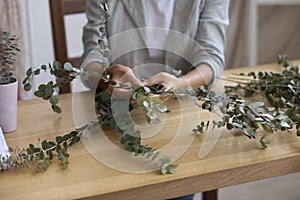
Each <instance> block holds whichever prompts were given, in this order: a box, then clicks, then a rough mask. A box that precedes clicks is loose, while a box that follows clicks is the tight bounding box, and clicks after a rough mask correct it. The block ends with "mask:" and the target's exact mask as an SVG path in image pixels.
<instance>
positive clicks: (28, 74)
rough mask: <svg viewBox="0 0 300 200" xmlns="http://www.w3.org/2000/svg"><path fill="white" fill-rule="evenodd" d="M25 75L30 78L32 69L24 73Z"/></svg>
mask: <svg viewBox="0 0 300 200" xmlns="http://www.w3.org/2000/svg"><path fill="white" fill-rule="evenodd" d="M26 75H27V76H31V75H32V68H29V69H28V70H27V71H26Z"/></svg>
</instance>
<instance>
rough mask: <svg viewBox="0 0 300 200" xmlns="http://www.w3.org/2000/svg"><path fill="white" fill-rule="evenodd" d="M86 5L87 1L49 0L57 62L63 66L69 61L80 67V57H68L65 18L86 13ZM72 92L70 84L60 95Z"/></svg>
mask: <svg viewBox="0 0 300 200" xmlns="http://www.w3.org/2000/svg"><path fill="white" fill-rule="evenodd" d="M85 4H86V0H49V5H50V14H51V24H52V34H53V42H54V54H55V60H57V61H59V62H60V63H62V64H63V63H65V62H66V61H68V62H70V63H72V64H73V65H74V66H76V67H79V66H80V57H75V58H69V57H68V53H67V42H66V33H65V23H64V16H65V15H70V14H77V13H84V12H85ZM70 91H71V87H70V84H65V85H63V86H62V87H61V88H60V93H68V92H70Z"/></svg>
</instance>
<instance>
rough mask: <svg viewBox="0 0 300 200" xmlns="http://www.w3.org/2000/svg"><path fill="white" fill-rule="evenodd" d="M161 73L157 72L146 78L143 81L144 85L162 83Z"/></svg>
mask: <svg viewBox="0 0 300 200" xmlns="http://www.w3.org/2000/svg"><path fill="white" fill-rule="evenodd" d="M163 80H164V79H163V74H162V73H158V74H156V75H154V76H152V77H150V78H148V79H147V80H145V81H143V84H144V85H146V86H147V85H148V86H149V85H154V84H160V85H161V84H162V83H163Z"/></svg>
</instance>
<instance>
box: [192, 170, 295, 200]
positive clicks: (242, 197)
mask: <svg viewBox="0 0 300 200" xmlns="http://www.w3.org/2000/svg"><path fill="white" fill-rule="evenodd" d="M218 196H219V198H218V200H300V173H295V174H290V175H285V176H281V177H276V178H271V179H266V180H261V181H256V182H252V183H247V184H242V185H237V186H233V187H227V188H222V189H220V190H219V193H218ZM194 200H202V197H201V194H196V195H195V197H194Z"/></svg>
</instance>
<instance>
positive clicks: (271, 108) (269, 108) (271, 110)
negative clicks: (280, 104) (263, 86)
mask: <svg viewBox="0 0 300 200" xmlns="http://www.w3.org/2000/svg"><path fill="white" fill-rule="evenodd" d="M267 109H268V111H269V112H273V111H274V110H275V108H274V107H267Z"/></svg>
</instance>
